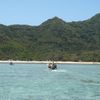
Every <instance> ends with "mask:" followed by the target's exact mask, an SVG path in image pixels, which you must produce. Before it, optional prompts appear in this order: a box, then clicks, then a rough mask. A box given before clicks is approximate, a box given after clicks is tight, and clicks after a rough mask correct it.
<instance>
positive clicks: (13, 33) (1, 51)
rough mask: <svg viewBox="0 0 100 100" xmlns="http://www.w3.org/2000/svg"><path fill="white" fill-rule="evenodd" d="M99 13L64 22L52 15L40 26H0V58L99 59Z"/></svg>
mask: <svg viewBox="0 0 100 100" xmlns="http://www.w3.org/2000/svg"><path fill="white" fill-rule="evenodd" d="M99 20H100V13H99V14H96V15H95V16H93V17H91V18H90V19H87V20H84V21H77V22H66V21H63V20H62V19H60V18H59V17H53V18H51V19H48V20H47V21H45V22H43V23H42V24H40V25H39V26H30V25H8V26H5V25H2V24H1V25H0V59H1V60H8V59H14V60H49V59H51V60H52V59H54V60H63V61H67V60H71V61H79V60H82V61H100V54H99V52H100V21H99Z"/></svg>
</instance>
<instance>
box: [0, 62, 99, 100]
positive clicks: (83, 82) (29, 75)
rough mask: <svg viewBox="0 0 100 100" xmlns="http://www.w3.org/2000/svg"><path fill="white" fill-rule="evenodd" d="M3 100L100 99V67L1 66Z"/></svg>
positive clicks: (62, 65) (77, 65)
mask: <svg viewBox="0 0 100 100" xmlns="http://www.w3.org/2000/svg"><path fill="white" fill-rule="evenodd" d="M0 100H100V65H95V64H94V65H88V64H86V65H82V64H75V65H74V64H58V69H57V70H53V71H51V70H49V69H48V68H47V65H46V64H14V65H9V64H0Z"/></svg>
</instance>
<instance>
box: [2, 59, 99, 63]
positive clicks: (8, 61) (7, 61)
mask: <svg viewBox="0 0 100 100" xmlns="http://www.w3.org/2000/svg"><path fill="white" fill-rule="evenodd" d="M10 62H12V63H16V64H39V63H40V64H48V63H50V62H51V61H19V60H17V61H14V60H6V61H4V60H1V61H0V63H10ZM55 63H58V64H100V62H73V61H55Z"/></svg>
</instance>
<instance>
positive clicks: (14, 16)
mask: <svg viewBox="0 0 100 100" xmlns="http://www.w3.org/2000/svg"><path fill="white" fill-rule="evenodd" d="M97 13H100V0H0V24H4V25H13V24H21V25H22V24H24V25H33V26H37V25H40V24H41V23H43V22H44V21H46V20H47V19H50V18H53V17H55V16H57V17H59V18H61V19H63V20H64V21H66V22H71V21H82V20H86V19H89V18H91V17H92V16H94V15H95V14H97Z"/></svg>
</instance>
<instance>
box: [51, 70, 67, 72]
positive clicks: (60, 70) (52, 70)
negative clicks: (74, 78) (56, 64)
mask: <svg viewBox="0 0 100 100" xmlns="http://www.w3.org/2000/svg"><path fill="white" fill-rule="evenodd" d="M52 71H53V72H66V70H52Z"/></svg>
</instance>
